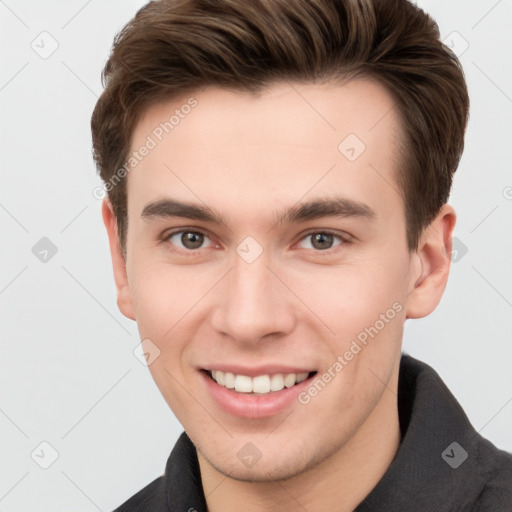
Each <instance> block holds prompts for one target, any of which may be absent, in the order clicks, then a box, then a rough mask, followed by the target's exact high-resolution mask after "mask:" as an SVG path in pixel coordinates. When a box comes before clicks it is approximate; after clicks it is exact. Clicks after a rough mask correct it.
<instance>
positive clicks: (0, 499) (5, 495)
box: [0, 471, 29, 501]
mask: <svg viewBox="0 0 512 512" xmlns="http://www.w3.org/2000/svg"><path fill="white" fill-rule="evenodd" d="M28 474H29V471H27V472H26V473H25V474H24V475H23V476H22V477H21V478H20V479H19V480H18V481H17V482H16V483H15V484H14V485H13V486H12V487H11V488H10V489H9V490H8V491H7V492H6V493H5V494H4V495H3V496H2V497H1V498H0V501H2V500H3V499H4V498H6V497H7V495H8V494H9V493H10V492H11V491H12V490H13V489H14V488H15V487H16V486H17V485H18V484H19V483H20V482H21V481H22V480H23V479H24V478H25V477H26V476H27V475H28Z"/></svg>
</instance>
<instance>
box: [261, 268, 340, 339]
mask: <svg viewBox="0 0 512 512" xmlns="http://www.w3.org/2000/svg"><path fill="white" fill-rule="evenodd" d="M265 266H266V267H267V268H268V269H269V270H270V272H272V274H274V275H275V276H276V277H277V278H278V279H279V281H281V283H283V284H284V285H285V286H286V288H288V290H290V291H291V292H292V293H293V294H294V295H295V297H297V299H299V300H300V301H301V302H302V304H304V306H306V308H307V309H308V310H309V311H310V312H311V313H313V315H315V316H316V318H318V320H320V322H321V323H322V324H323V326H324V327H325V328H326V329H327V330H329V331H330V332H331V334H332V335H333V336H336V333H335V332H334V331H333V330H332V329H331V328H330V327H329V326H328V325H327V324H326V323H325V322H324V321H323V320H322V319H321V318H320V317H319V316H318V315H317V314H316V313H315V312H314V311H313V310H312V309H311V308H310V307H309V306H308V305H307V304H306V303H305V302H304V301H303V300H302V299H301V298H300V297H299V296H298V295H297V294H296V293H295V292H294V291H293V290H292V289H291V288H290V287H289V286H288V285H287V284H286V283H285V282H284V281H283V280H282V279H281V278H280V277H279V276H278V275H277V274H276V273H275V272H274V271H273V270H272V269H271V268H270V267H269V266H268V265H265Z"/></svg>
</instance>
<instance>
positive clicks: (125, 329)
mask: <svg viewBox="0 0 512 512" xmlns="http://www.w3.org/2000/svg"><path fill="white" fill-rule="evenodd" d="M61 267H62V269H63V270H64V272H66V273H67V274H68V275H69V276H70V277H71V278H72V279H73V280H74V281H75V282H76V283H77V284H78V286H80V288H82V290H84V292H85V293H87V295H89V297H91V299H93V300H94V302H96V304H98V306H100V308H101V309H103V311H105V313H107V315H108V316H109V317H110V318H112V320H114V322H115V323H116V324H117V325H119V327H121V329H123V331H124V332H126V333H127V334H129V335H130V336H131V335H132V334H131V332H130V331H129V330H128V329H127V328H126V327H125V326H124V325H123V324H122V323H121V322H120V321H119V320H118V319H117V318H116V317H115V316H114V315H113V314H112V313H111V312H110V311H109V310H108V309H107V308H106V307H105V306H104V305H103V304H102V303H101V302H100V301H99V300H98V299H97V298H96V297H95V296H94V295H93V294H92V293H91V292H90V291H89V290H88V289H87V288H86V287H85V286H84V285H83V284H82V283H81V282H80V281H79V280H78V279H77V278H76V277H75V276H74V275H73V274H72V273H71V272H70V271H69V270H68V269H67V268H66V267H64V266H63V265H61Z"/></svg>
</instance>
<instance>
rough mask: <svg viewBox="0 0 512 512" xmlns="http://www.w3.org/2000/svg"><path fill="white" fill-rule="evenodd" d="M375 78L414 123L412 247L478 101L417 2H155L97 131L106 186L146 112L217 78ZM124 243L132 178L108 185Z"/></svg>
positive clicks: (121, 65)
mask: <svg viewBox="0 0 512 512" xmlns="http://www.w3.org/2000/svg"><path fill="white" fill-rule="evenodd" d="M356 76H357V77H368V78H372V79H374V80H377V81H378V82H379V83H380V84H382V85H383V86H385V87H386V88H387V89H388V91H389V92H390V93H391V94H392V96H393V98H394V100H395V102H396V104H397V105H398V109H399V112H400V114H401V119H402V124H403V126H404V132H405V133H404V136H405V137H404V139H405V140H404V142H405V148H406V151H405V152H406V155H405V158H404V159H403V160H404V161H403V162H402V164H401V165H400V169H399V170H398V178H397V179H398V183H399V186H400V187H401V192H402V195H403V197H404V204H405V215H406V222H407V243H408V246H409V249H410V250H414V249H416V248H417V245H418V240H419V236H420V234H421V232H422V230H423V229H424V228H425V227H426V226H428V224H429V223H430V222H431V221H432V220H433V219H434V217H435V216H436V214H437V213H438V211H439V209H440V208H441V207H442V206H443V204H445V203H446V201H447V200H448V196H449V193H450V188H451V184H452V178H453V173H454V172H455V170H456V168H457V165H458V163H459V159H460V156H461V154H462V150H463V146H464V132H465V128H466V123H467V117H468V108H469V99H468V93H467V88H466V83H465V79H464V74H463V71H462V68H461V65H460V63H459V61H458V60H457V58H456V57H455V55H453V53H451V52H450V50H449V49H448V48H447V47H446V46H445V45H444V44H443V43H442V42H441V41H440V37H439V29H438V26H437V24H436V23H435V22H434V20H433V19H432V18H430V16H428V15H427V14H425V13H424V12H423V11H422V10H421V9H419V8H418V7H417V6H415V5H413V4H412V3H411V2H409V1H407V0H250V1H246V0H154V1H152V2H150V3H148V4H147V5H145V6H144V7H143V8H141V9H140V10H139V11H138V12H137V14H136V16H135V17H134V19H133V20H132V21H130V22H129V23H128V24H127V25H126V26H125V27H124V28H123V29H122V31H121V32H120V33H119V34H118V35H117V36H116V38H115V40H114V44H113V48H112V52H111V55H110V57H109V59H108V61H107V63H106V65H105V68H104V70H103V75H102V77H103V82H104V84H105V90H104V92H103V94H102V95H101V97H100V98H99V100H98V103H97V104H96V107H95V109H94V112H93V115H92V119H91V127H92V138H93V149H94V159H95V161H96V164H97V167H98V169H99V172H100V175H101V177H102V179H103V180H104V181H105V183H110V184H112V181H111V180H112V178H113V177H115V173H116V170H118V169H120V168H122V167H123V166H124V162H125V161H126V159H127V156H128V153H129V150H130V144H131V136H132V133H133V130H134V128H135V125H136V123H137V121H138V119H139V118H140V116H141V113H143V111H144V110H145V109H147V108H148V107H149V106H150V105H151V104H154V103H156V102H158V101H162V100H165V99H172V98H173V97H176V96H177V95H180V94H184V93H187V92H193V91H196V90H198V89H202V88H204V87H207V86H210V85H211V86H220V87H226V88H230V89H235V90H246V91H253V92H256V91H258V90H261V89H262V88H264V87H265V86H268V85H270V84H271V83H272V82H276V81H280V80H285V81H288V80H291V81H299V82H318V81H324V80H328V79H338V78H340V79H342V78H352V77H356ZM107 191H108V194H109V199H110V201H111V202H112V205H113V208H114V213H115V215H116V219H117V223H118V228H119V237H120V242H121V247H123V250H124V248H125V241H126V230H127V222H128V219H127V200H126V178H125V176H124V174H123V179H122V180H120V181H119V182H118V183H117V184H116V186H110V187H108V188H107Z"/></svg>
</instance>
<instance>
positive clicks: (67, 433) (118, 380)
mask: <svg viewBox="0 0 512 512" xmlns="http://www.w3.org/2000/svg"><path fill="white" fill-rule="evenodd" d="M131 371H132V370H131V368H130V369H129V370H128V371H126V373H125V374H124V375H123V376H122V377H120V378H119V379H117V381H116V382H115V384H114V385H113V386H112V387H111V388H110V389H109V390H108V391H107V392H106V393H105V394H104V395H103V396H102V397H101V398H100V399H99V400H98V401H97V402H96V403H95V404H94V405H93V406H92V407H91V408H90V409H89V410H88V411H87V412H86V413H85V414H84V415H83V416H82V417H81V418H80V419H79V420H78V421H77V422H76V423H75V424H74V425H73V426H72V427H71V428H70V429H69V430H68V431H67V432H66V433H65V434H64V435H63V436H62V437H61V440H62V439H65V438H66V437H67V436H68V435H69V433H70V432H72V431H73V430H74V429H75V428H76V427H77V426H78V425H79V423H81V422H82V421H83V420H84V418H85V417H86V416H88V415H89V413H90V412H91V411H92V410H93V409H94V408H95V407H96V406H97V405H98V404H99V403H100V402H101V401H102V400H103V399H104V398H105V397H106V396H107V395H108V394H109V393H110V392H111V391H112V390H113V389H114V388H115V387H116V386H117V385H118V384H119V383H120V382H121V381H122V380H123V379H124V378H125V377H126V376H127V375H128V374H129V373H130V372H131Z"/></svg>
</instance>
